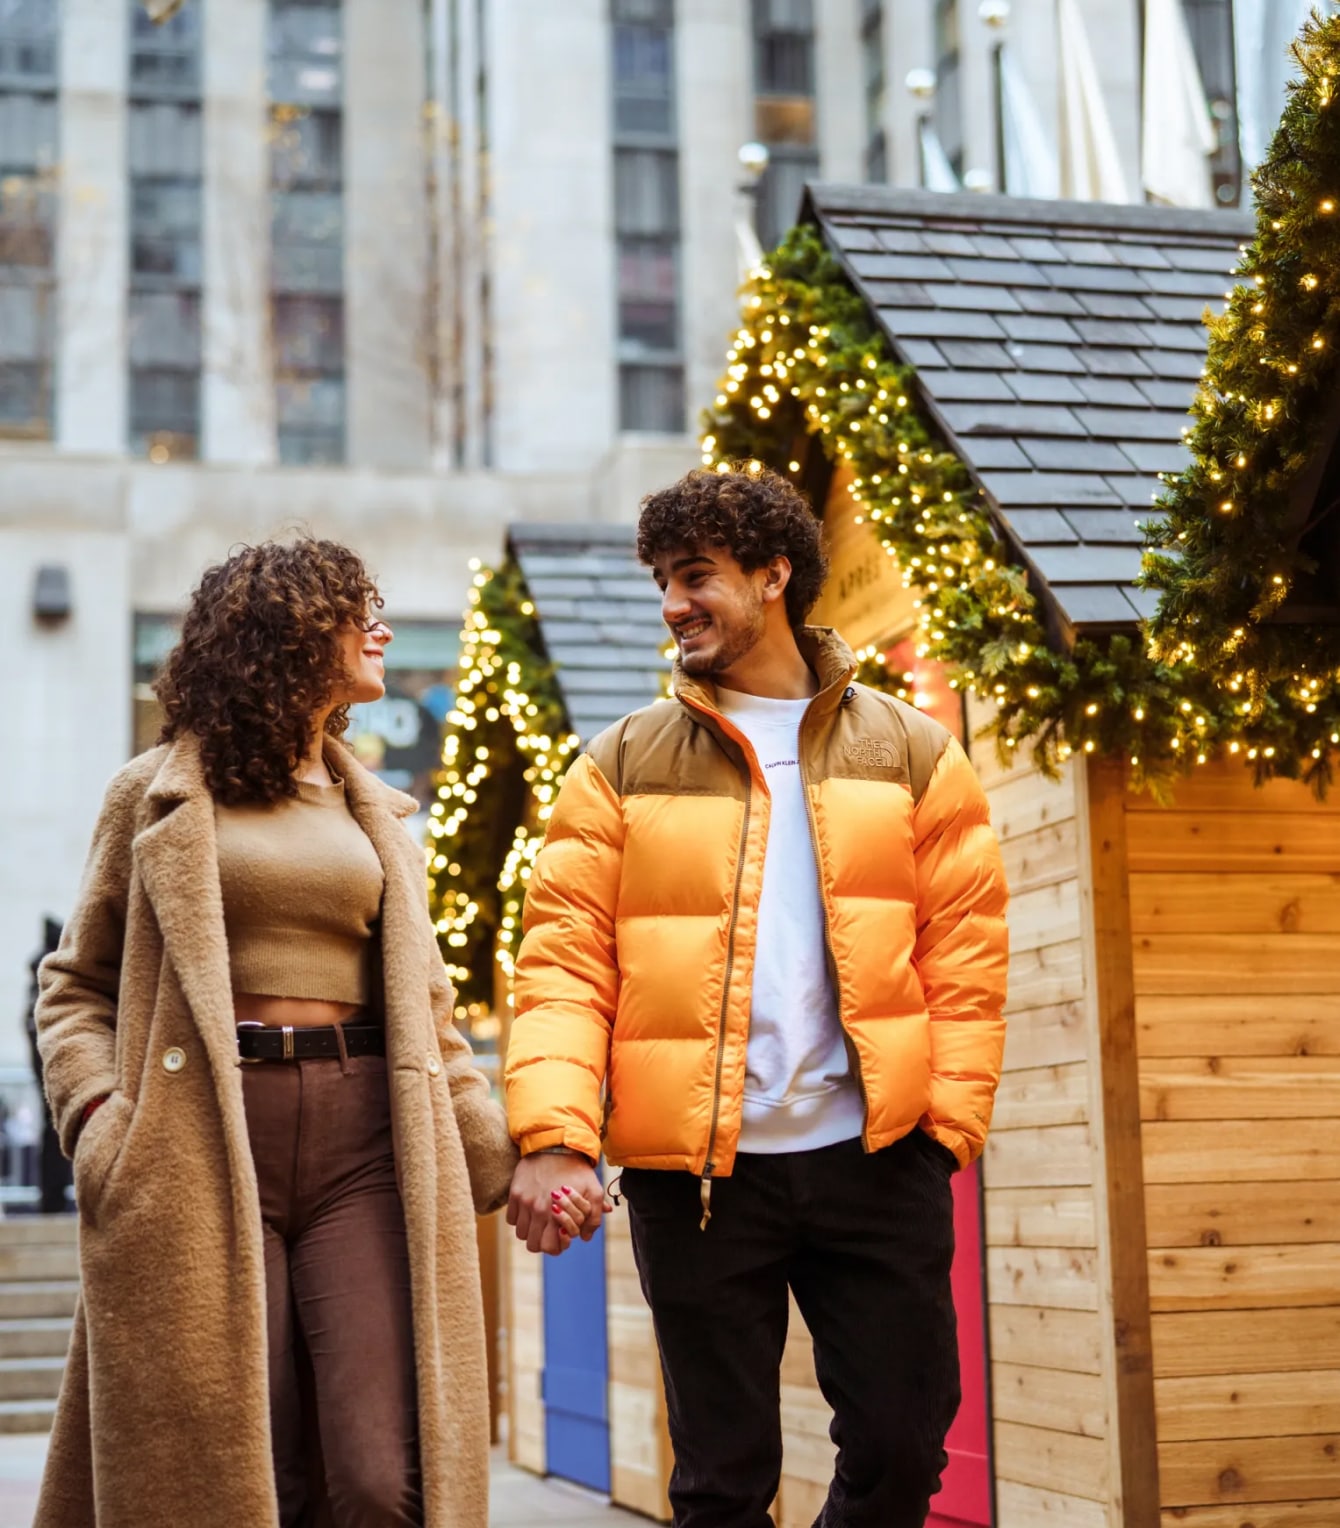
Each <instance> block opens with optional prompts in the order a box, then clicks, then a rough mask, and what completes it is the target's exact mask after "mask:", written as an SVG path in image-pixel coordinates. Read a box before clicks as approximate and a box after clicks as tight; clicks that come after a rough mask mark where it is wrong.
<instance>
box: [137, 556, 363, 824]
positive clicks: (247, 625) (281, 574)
mask: <svg viewBox="0 0 1340 1528" xmlns="http://www.w3.org/2000/svg"><path fill="white" fill-rule="evenodd" d="M381 603H382V599H381V595H380V594H378V592H377V586H376V585H375V584H374V583H373V582H372V579H371V578H370V577H369V576H368V572H367V569H366V568H365V567H364V566H363V561H362V559H361V558H360V557H359V556H358V554H357V553H356V552H351V551H350V550H349V548H348V547H346V546H341V545H340V544H339V543H338V542H336V541H318V540H315V539H313V538H311V537H304V538H303V539H301V540H298V541H292V542H287V543H281V542H276V541H266V542H262V543H261V545H260V546H248V547H243V548H242V549H241V550H240V551H237V552H234V553H233V555H232V556H231V557H230V558H229V559H228V560H227V562H221V563H219V564H218V565H217V566H215V567H212V568H209V569H208V570H207V571H206V572H205V574H204V576H203V577H202V578H201V580H200V583H199V585H198V586H197V588H196V590H195V592H194V594H192V596H191V603H190V607H189V608H188V609H187V612H186V619H185V620H184V621H183V623H182V630H181V639H180V641H179V642H178V643H177V645H176V647H174V648H173V650H172V652H171V653H170V654H169V655H168V659H167V662H166V664H165V665H164V667H163V672H162V674H161V675H160V676H159V678H158V681H157V683H156V684H155V685H154V690H155V693H156V694H157V696H158V699H159V701H160V702H161V703H162V706H163V710H164V711H165V712H166V713H167V714H166V718H165V720H164V722H163V730H162V732H161V733H160V734H159V739H158V740H159V742H160V743H169V742H171V741H172V740H173V739H174V738H177V737H180V736H181V734H182V733H184V732H189V733H194V734H195V736H196V737H197V738H199V740H200V758H201V762H202V763H203V765H204V770H205V779H206V781H207V782H208V784H209V788H210V791H211V792H212V794H213V796H214V798H215V800H216V801H219V802H222V803H223V804H224V805H229V806H232V805H236V804H238V803H239V802H244V801H245V802H270V801H278V800H279V799H280V798H281V797H284V796H294V795H296V794H297V789H298V788H297V784H296V783H295V781H294V777H293V771H294V770H295V769H296V768H297V767H298V762H299V760H300V759H301V758H302V757H303V755H304V754H305V753H306V752H307V747H308V743H309V741H310V737H311V727H312V720H313V718H314V717H315V716H316V714H317V712H318V711H319V710H320V709H321V707H322V706H324V705H326V704H328V703H329V701H330V698H331V696H332V695H333V694H334V693H335V692H336V690H337V688H338V686H339V685H340V683H341V681H342V680H343V679H344V678H345V672H344V668H343V665H342V663H341V659H340V650H339V633H340V631H341V630H342V629H344V628H346V627H348V626H349V625H350V624H351V623H352V624H356V625H365V624H366V623H367V621H368V618H369V616H370V615H371V613H372V611H373V609H374V608H380V606H381ZM348 720H349V715H348V707H347V706H340V707H338V708H337V709H336V710H334V711H333V712H332V713H331V714H330V716H329V718H328V719H327V721H326V731H327V732H328V733H330V734H331V736H333V737H339V736H340V735H341V733H343V731H344V729H345V727H346V726H347V725H348Z"/></svg>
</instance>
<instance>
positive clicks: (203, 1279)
mask: <svg viewBox="0 0 1340 1528" xmlns="http://www.w3.org/2000/svg"><path fill="white" fill-rule="evenodd" d="M327 756H328V759H329V761H330V763H331V766H332V768H333V769H334V770H335V771H336V772H337V773H339V774H341V775H342V776H343V777H344V779H345V781H346V790H347V793H348V800H349V805H350V808H351V810H352V812H353V814H354V816H355V818H356V819H357V820H358V822H359V824H360V826H361V827H362V828H363V830H364V832H365V833H366V834H367V836H368V838H369V839H370V840H371V842H372V844H373V846H374V848H375V849H376V851H377V854H378V856H379V858H380V859H381V862H382V866H383V869H384V871H385V875H386V885H385V892H384V897H383V903H382V948H383V965H384V971H385V1000H386V1040H387V1073H388V1077H389V1079H390V1088H391V1106H392V1115H393V1120H394V1135H395V1149H396V1157H397V1166H398V1171H399V1175H400V1179H401V1192H402V1197H403V1200H404V1207H405V1224H406V1229H407V1232H408V1237H409V1252H410V1265H411V1284H412V1290H413V1309H414V1333H415V1350H416V1363H417V1370H418V1382H419V1386H418V1388H419V1434H420V1445H421V1454H422V1466H423V1487H424V1500H425V1508H426V1521H427V1525H428V1528H484V1525H485V1523H486V1521H487V1516H488V1433H489V1413H488V1395H487V1369H486V1362H485V1345H484V1322H483V1312H482V1307H481V1300H480V1293H479V1268H478V1257H477V1252H476V1241H475V1225H474V1215H475V1211H476V1210H478V1211H481V1212H482V1211H486V1210H490V1209H494V1208H496V1207H497V1206H498V1205H499V1204H501V1203H502V1201H503V1200H504V1199H505V1198H506V1194H507V1188H508V1184H509V1181H510V1178H511V1173H512V1168H513V1165H514V1162H515V1150H514V1148H513V1146H512V1144H511V1141H510V1140H509V1138H508V1134H507V1127H506V1123H505V1121H504V1118H503V1115H502V1112H501V1110H500V1109H499V1108H498V1107H497V1105H496V1104H495V1103H494V1102H493V1101H492V1100H491V1098H490V1097H489V1092H488V1087H487V1084H486V1082H485V1080H484V1078H483V1076H482V1075H481V1074H480V1073H479V1072H478V1071H477V1070H476V1069H475V1067H474V1065H473V1063H472V1059H471V1054H470V1050H469V1047H468V1045H467V1044H466V1042H465V1041H464V1039H463V1038H462V1037H461V1036H460V1035H459V1034H458V1033H457V1031H456V1030H455V1028H454V1027H453V1025H452V1022H451V1015H452V1005H453V994H452V991H451V987H450V984H449V983H448V981H447V978H446V973H445V971H444V969H443V966H442V961H441V958H440V956H439V954H438V950H437V945H436V942H435V940H434V938H433V932H432V927H431V924H430V922H429V919H428V915H427V910H426V904H425V886H424V867H423V855H422V852H421V851H420V850H419V849H418V848H417V847H416V845H415V844H414V842H413V841H412V840H411V838H410V836H409V835H408V834H407V833H406V832H405V829H404V825H403V823H402V822H401V821H399V819H400V818H403V817H404V816H405V815H406V814H407V813H409V812H410V811H412V810H413V809H414V803H413V801H412V800H411V799H410V798H409V797H408V796H404V795H401V794H400V793H399V792H398V791H393V790H390V789H389V788H388V787H387V786H385V785H383V784H382V783H381V782H380V781H379V780H377V779H376V778H375V777H374V776H373V775H371V774H369V773H368V772H367V771H366V770H364V769H362V768H361V767H360V766H359V765H358V764H357V763H356V762H355V760H354V758H353V756H352V755H351V754H350V753H349V752H348V750H347V749H345V748H343V747H342V746H341V745H339V744H334V743H332V744H330V745H329V748H328V752H327ZM37 1022H38V1030H39V1041H38V1043H39V1046H40V1049H41V1052H42V1057H43V1062H44V1065H45V1071H46V1087H47V1093H48V1096H49V1097H50V1100H51V1105H52V1109H53V1111H54V1114H55V1118H56V1124H57V1129H58V1130H59V1132H60V1138H61V1143H62V1145H63V1146H64V1148H65V1150H66V1152H67V1153H72V1154H73V1158H74V1174H75V1189H76V1194H77V1197H78V1201H79V1211H80V1241H79V1256H80V1267H81V1276H82V1289H81V1296H80V1303H79V1308H78V1311H77V1313H76V1317H75V1324H74V1335H73V1340H72V1342H71V1347H70V1355H69V1361H68V1364H67V1367H66V1371H65V1379H64V1383H63V1385H62V1389H61V1394H60V1401H59V1405H58V1407H57V1413H56V1421H55V1427H54V1430H53V1433H52V1438H51V1447H50V1453H49V1456H48V1459H47V1467H46V1476H45V1479H44V1481H43V1484H42V1494H41V1499H40V1502H39V1505H38V1509H37V1516H36V1519H35V1520H34V1528H278V1522H279V1518H278V1510H277V1507H276V1500H275V1486H274V1471H273V1465H272V1462H271V1453H270V1428H269V1406H268V1377H267V1362H266V1320H265V1282H264V1266H263V1256H262V1239H261V1218H260V1208H259V1199H258V1195H257V1188H256V1175H255V1171H254V1168H253V1165H252V1161H251V1152H250V1146H249V1144H248V1137H247V1124H246V1116H245V1113H244V1109H243V1102H242V1076H241V1069H240V1065H239V1062H238V1059H237V1043H236V1037H235V1025H234V1017H233V1004H232V993H231V984H230V981H229V971H228V948H227V940H226V937H225V933H224V921H223V901H222V897H221V894H220V890H219V873H218V862H217V856H216V851H215V836H214V802H213V799H212V797H211V795H210V793H209V790H208V788H207V786H206V784H205V779H204V774H203V771H202V769H201V764H200V755H199V749H198V746H197V744H196V742H195V740H194V739H193V738H190V737H183V738H181V739H179V740H178V741H177V742H175V743H173V744H171V745H167V746H163V747H159V748H156V749H154V750H152V751H151V752H149V753H146V754H143V755H141V756H140V757H139V758H137V759H135V760H133V761H132V762H131V763H130V764H128V765H127V766H126V767H125V768H124V769H123V770H121V772H120V773H119V774H118V775H117V776H116V777H115V778H114V779H113V781H112V783H111V785H110V786H109V788H108V790H107V795H106V799H105V801H104V803H103V809H102V814H101V817H100V818H99V821H98V825H97V830H96V832H95V835H94V840H93V847H92V850H91V852H90V855H89V861H88V865H87V868H86V871H85V877H84V883H83V886H82V889H81V891H80V895H79V899H78V904H77V906H76V908H75V910H74V913H73V915H72V916H71V918H70V920H69V922H68V924H67V925H66V929H65V934H64V937H63V939H62V941H61V945H60V948H59V950H58V951H57V952H56V953H55V954H54V955H51V956H49V957H48V958H47V960H46V962H45V963H44V965H43V968H42V973H41V998H40V1002H39V1006H38V1013H37ZM103 1094H107V1095H109V1098H108V1102H107V1103H106V1104H104V1105H103V1106H102V1107H101V1108H100V1109H99V1110H98V1111H97V1112H96V1113H95V1114H94V1115H93V1116H92V1117H91V1118H90V1120H89V1122H88V1124H87V1126H86V1127H85V1128H84V1129H83V1130H82V1131H80V1129H79V1121H80V1117H81V1115H82V1112H83V1109H84V1106H85V1104H87V1103H88V1102H89V1101H90V1100H91V1099H94V1098H97V1097H99V1096H100V1095H103Z"/></svg>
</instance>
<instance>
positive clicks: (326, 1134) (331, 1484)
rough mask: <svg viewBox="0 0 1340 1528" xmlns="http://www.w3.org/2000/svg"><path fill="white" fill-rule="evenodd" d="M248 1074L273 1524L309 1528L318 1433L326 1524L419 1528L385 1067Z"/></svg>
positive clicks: (362, 1063)
mask: <svg viewBox="0 0 1340 1528" xmlns="http://www.w3.org/2000/svg"><path fill="white" fill-rule="evenodd" d="M242 1073H243V1094H244V1097H245V1100H246V1111H247V1127H248V1131H249V1133H250V1136H251V1151H252V1156H253V1157H254V1159H255V1163H256V1177H257V1180H258V1183H259V1186H260V1200H261V1219H262V1222H263V1224H264V1232H265V1280H266V1295H267V1305H268V1316H269V1330H268V1336H269V1350H270V1427H271V1433H272V1437H273V1443H274V1463H275V1481H276V1484H277V1486H278V1493H279V1520H280V1523H281V1524H282V1525H283V1528H298V1525H300V1524H303V1523H305V1522H306V1521H307V1517H306V1515H305V1514H306V1513H307V1509H308V1504H309V1492H308V1472H309V1461H308V1458H307V1450H306V1448H305V1443H304V1440H305V1438H306V1437H310V1436H312V1435H313V1433H314V1434H315V1437H316V1439H317V1440H318V1441H319V1444H320V1452H321V1457H322V1460H323V1463H324V1474H325V1487H326V1489H325V1495H326V1498H327V1501H328V1507H329V1513H330V1520H331V1521H332V1523H333V1524H334V1528H423V1499H422V1494H421V1490H420V1481H419V1460H418V1451H419V1450H418V1419H417V1415H416V1392H415V1376H414V1330H413V1323H412V1319H411V1307H410V1274H409V1252H408V1249H407V1246H406V1242H405V1220H404V1212H403V1209H402V1207H401V1203H400V1192H399V1189H398V1188H397V1186H396V1175H395V1155H394V1150H393V1146H392V1139H391V1103H390V1094H389V1092H388V1089H387V1077H386V1061H385V1059H384V1058H383V1057H381V1056H356V1057H353V1058H352V1059H349V1060H347V1061H345V1062H344V1063H341V1062H339V1061H336V1060H330V1061H325V1060H321V1061H264V1062H261V1063H259V1064H258V1065H251V1066H244V1067H243V1069H242ZM308 1366H310V1378H309V1384H308V1386H304V1384H303V1377H304V1373H305V1371H307V1370H308ZM305 1389H308V1390H309V1393H314V1395H315V1413H316V1415H315V1417H314V1418H313V1417H311V1416H310V1415H305V1408H304V1399H305V1397H304V1390H305Z"/></svg>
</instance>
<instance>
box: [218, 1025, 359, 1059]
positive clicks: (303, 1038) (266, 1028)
mask: <svg viewBox="0 0 1340 1528" xmlns="http://www.w3.org/2000/svg"><path fill="white" fill-rule="evenodd" d="M340 1028H341V1029H343V1031H344V1049H345V1054H346V1055H349V1056H384V1055H385V1054H386V1030H385V1028H384V1027H383V1026H382V1025H380V1024H342V1025H341V1026H340ZM237 1054H238V1055H239V1056H240V1057H241V1058H242V1060H243V1061H323V1060H336V1059H338V1058H339V1054H340V1042H339V1039H338V1038H337V1037H336V1034H335V1026H334V1025H333V1024H326V1025H322V1026H320V1027H315V1026H314V1027H312V1028H310V1029H307V1028H297V1027H295V1026H294V1025H292V1024H285V1025H284V1026H283V1027H282V1028H279V1027H278V1026H276V1025H272V1024H258V1023H257V1022H256V1021H255V1020H247V1021H245V1022H244V1023H241V1024H239V1025H238V1026H237Z"/></svg>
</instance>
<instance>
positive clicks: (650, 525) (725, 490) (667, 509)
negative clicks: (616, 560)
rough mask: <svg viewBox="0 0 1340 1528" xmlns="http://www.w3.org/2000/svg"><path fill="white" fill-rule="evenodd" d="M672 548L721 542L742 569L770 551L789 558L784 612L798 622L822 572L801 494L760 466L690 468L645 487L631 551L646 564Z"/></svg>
mask: <svg viewBox="0 0 1340 1528" xmlns="http://www.w3.org/2000/svg"><path fill="white" fill-rule="evenodd" d="M676 547H688V548H690V549H693V550H705V549H707V548H708V547H722V548H724V549H725V550H726V551H727V552H729V553H730V555H731V556H732V557H733V558H734V559H735V560H736V562H738V563H739V564H740V566H741V567H742V568H743V569H744V570H745V572H746V573H752V572H754V570H755V569H757V568H761V567H764V566H765V565H766V564H767V563H769V562H771V561H772V559H773V558H774V557H785V558H786V559H787V561H788V562H789V563H790V564H791V580H790V582H789V583H788V584H787V586H786V615H787V619H788V620H789V621H790V622H791V625H792V627H800V626H803V625H804V624H805V617H806V616H807V615H809V613H810V611H811V610H812V609H813V608H814V603H815V601H816V600H817V599H818V598H819V592H820V590H821V589H822V588H823V586H824V579H825V578H827V576H828V559H827V557H826V556H825V555H824V550H823V543H822V538H821V535H820V530H819V522H818V520H817V519H815V516H814V512H813V510H811V508H810V506H809V503H808V502H807V501H806V499H805V498H804V496H803V495H802V494H801V493H800V492H799V490H798V489H797V488H795V487H794V486H793V485H792V484H791V483H788V482H787V480H786V479H785V478H784V477H782V476H780V475H779V474H778V473H776V472H770V471H769V470H768V469H767V468H766V467H763V468H759V469H757V470H750V469H749V468H747V467H741V468H737V469H734V470H732V471H730V472H712V471H709V470H708V469H706V468H703V467H697V468H695V469H694V470H693V471H692V472H689V473H687V474H686V475H685V476H684V477H682V478H680V480H679V481H678V482H677V483H672V484H671V485H670V487H669V488H662V489H661V490H660V491H659V492H657V493H649V494H648V495H647V497H646V498H645V499H643V501H642V512H641V514H640V515H639V517H638V522H637V555H638V557H639V558H640V559H641V560H642V561H643V562H644V563H647V564H648V565H650V564H651V563H652V562H654V561H655V559H656V558H657V557H659V556H660V555H661V554H662V553H663V552H669V551H673V550H674V549H675V548H676Z"/></svg>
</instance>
